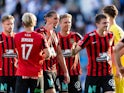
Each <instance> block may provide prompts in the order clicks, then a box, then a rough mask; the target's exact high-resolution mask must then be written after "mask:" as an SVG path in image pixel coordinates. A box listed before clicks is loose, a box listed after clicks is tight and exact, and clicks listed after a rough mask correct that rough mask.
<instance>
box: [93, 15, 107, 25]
mask: <svg viewBox="0 0 124 93" xmlns="http://www.w3.org/2000/svg"><path fill="white" fill-rule="evenodd" d="M106 18H107V16H106V15H105V14H97V15H96V17H95V22H96V23H99V22H100V21H101V19H106Z"/></svg>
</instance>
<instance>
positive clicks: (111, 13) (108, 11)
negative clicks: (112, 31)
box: [102, 5, 118, 18]
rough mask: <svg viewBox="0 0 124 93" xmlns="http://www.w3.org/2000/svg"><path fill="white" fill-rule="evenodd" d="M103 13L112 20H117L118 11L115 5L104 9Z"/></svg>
mask: <svg viewBox="0 0 124 93" xmlns="http://www.w3.org/2000/svg"><path fill="white" fill-rule="evenodd" d="M102 11H103V12H104V13H105V14H107V15H109V16H110V17H112V18H115V17H116V16H117V15H118V10H117V8H116V7H115V5H108V6H106V7H104V8H103V10H102Z"/></svg>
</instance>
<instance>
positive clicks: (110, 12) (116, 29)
mask: <svg viewBox="0 0 124 93" xmlns="http://www.w3.org/2000/svg"><path fill="white" fill-rule="evenodd" d="M102 11H103V13H105V14H106V15H107V16H108V17H109V21H110V29H109V30H110V31H111V32H112V33H113V34H114V44H115V45H116V44H117V43H118V42H119V41H120V40H121V39H122V38H123V37H124V31H123V30H122V29H121V27H120V26H119V25H117V23H116V21H115V19H116V17H117V15H118V10H117V8H116V7H115V5H109V6H105V7H104V8H103V9H102ZM121 64H122V65H123V66H124V55H123V56H122V57H121ZM112 67H113V74H114V75H115V84H116V93H124V86H123V87H122V83H124V80H123V79H121V78H119V77H117V76H116V69H115V65H113V66H112Z"/></svg>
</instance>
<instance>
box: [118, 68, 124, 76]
mask: <svg viewBox="0 0 124 93" xmlns="http://www.w3.org/2000/svg"><path fill="white" fill-rule="evenodd" d="M119 70H120V73H121V75H122V77H124V67H120V69H119Z"/></svg>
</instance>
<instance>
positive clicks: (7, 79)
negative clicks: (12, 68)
mask: <svg viewBox="0 0 124 93" xmlns="http://www.w3.org/2000/svg"><path fill="white" fill-rule="evenodd" d="M15 83H16V77H15V76H0V93H9V92H13V93H15Z"/></svg>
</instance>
